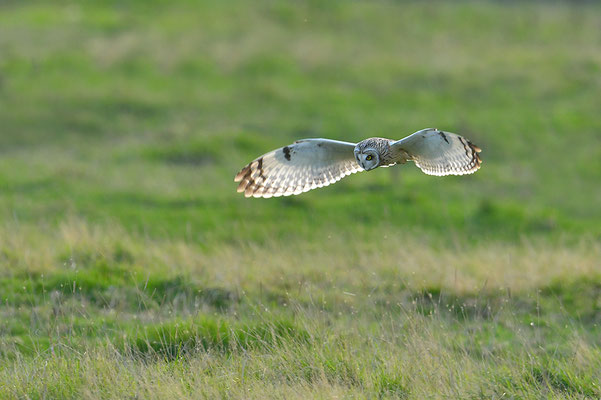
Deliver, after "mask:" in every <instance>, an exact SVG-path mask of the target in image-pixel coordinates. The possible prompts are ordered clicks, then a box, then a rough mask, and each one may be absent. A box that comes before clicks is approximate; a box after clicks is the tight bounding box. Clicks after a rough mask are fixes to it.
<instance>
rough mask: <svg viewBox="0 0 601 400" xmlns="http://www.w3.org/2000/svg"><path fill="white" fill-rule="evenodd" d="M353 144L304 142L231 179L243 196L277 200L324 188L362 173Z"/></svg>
mask: <svg viewBox="0 0 601 400" xmlns="http://www.w3.org/2000/svg"><path fill="white" fill-rule="evenodd" d="M354 148H355V144H354V143H348V142H340V141H337V140H329V139H304V140H299V141H297V142H294V143H293V144H291V145H289V146H285V147H281V148H279V149H277V150H273V151H271V152H269V153H267V154H264V155H262V156H261V157H259V158H257V159H256V160H254V161H253V162H251V163H250V164H248V165H247V166H246V167H244V168H242V170H241V171H240V172H238V174H237V175H236V177H235V178H234V181H235V182H240V183H239V184H238V192H239V193H241V192H244V196H245V197H251V196H252V197H265V198H267V197H272V196H273V197H278V196H290V195H293V194H299V193H303V192H306V191H309V190H311V189H315V188H319V187H323V186H328V185H330V184H332V183H334V182H337V181H339V180H340V179H342V178H344V177H345V176H347V175H350V174H354V173H355V172H357V171H362V168H361V167H360V166H359V164H357V161H356V160H355V156H354V153H353V151H354Z"/></svg>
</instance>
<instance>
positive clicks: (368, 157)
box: [365, 154, 374, 161]
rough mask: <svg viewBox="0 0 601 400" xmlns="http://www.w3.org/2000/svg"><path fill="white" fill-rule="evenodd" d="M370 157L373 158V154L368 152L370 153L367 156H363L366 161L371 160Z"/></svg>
mask: <svg viewBox="0 0 601 400" xmlns="http://www.w3.org/2000/svg"><path fill="white" fill-rule="evenodd" d="M372 158H374V156H372V155H371V154H370V155H368V156H367V157H365V159H366V160H367V161H371V160H372Z"/></svg>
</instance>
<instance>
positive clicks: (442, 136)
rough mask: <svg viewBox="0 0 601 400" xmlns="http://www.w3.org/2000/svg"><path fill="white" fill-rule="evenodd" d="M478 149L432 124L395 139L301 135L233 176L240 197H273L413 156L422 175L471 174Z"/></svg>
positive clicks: (396, 162) (478, 160)
mask: <svg viewBox="0 0 601 400" xmlns="http://www.w3.org/2000/svg"><path fill="white" fill-rule="evenodd" d="M479 152H480V149H479V148H478V147H477V146H475V145H473V144H472V143H471V142H470V141H469V140H467V139H465V138H463V137H461V136H459V135H456V134H454V133H450V132H443V131H440V130H438V129H432V128H427V129H422V130H421V131H417V132H415V133H414V134H412V135H410V136H407V137H406V138H404V139H401V140H390V139H384V138H369V139H365V140H363V141H362V142H359V143H357V144H355V143H348V142H340V141H337V140H329V139H303V140H299V141H296V142H294V143H293V144H291V145H289V146H285V147H281V148H279V149H277V150H273V151H271V152H269V153H267V154H263V155H262V156H261V157H259V158H257V159H256V160H254V161H253V162H251V163H250V164H248V165H247V166H246V167H244V168H242V170H241V171H240V172H238V174H237V175H236V177H235V178H234V181H235V182H240V183H239V184H238V192H244V196H246V197H251V196H253V197H272V196H273V197H278V196H289V195H292V194H300V193H303V192H306V191H309V190H311V189H315V188H320V187H323V186H328V185H329V184H331V183H334V182H337V181H339V180H340V179H342V178H344V177H345V176H347V175H350V174H354V173H355V172H358V171H371V170H372V169H375V168H378V167H390V166H391V165H394V164H404V163H406V162H407V161H413V162H415V164H416V165H417V166H418V167H419V168H420V169H421V170H422V171H423V172H425V173H426V174H428V175H439V176H443V175H464V174H472V173H474V172H476V171H477V170H478V168H480V164H481V163H482V160H480V157H479V156H478V153H479Z"/></svg>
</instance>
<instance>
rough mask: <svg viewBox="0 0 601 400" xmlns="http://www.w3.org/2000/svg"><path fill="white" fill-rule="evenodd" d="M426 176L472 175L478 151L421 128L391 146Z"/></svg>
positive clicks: (453, 137) (446, 134)
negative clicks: (412, 162)
mask: <svg viewBox="0 0 601 400" xmlns="http://www.w3.org/2000/svg"><path fill="white" fill-rule="evenodd" d="M391 150H393V151H395V152H400V153H401V157H402V158H404V159H406V160H411V161H414V162H415V164H416V165H417V166H418V167H419V168H420V169H421V170H422V171H423V172H425V173H426V174H428V175H439V176H443V175H465V174H473V173H474V172H476V171H477V170H478V168H480V164H482V160H480V157H479V156H478V153H480V151H481V150H480V148H478V146H475V145H473V144H472V143H471V142H470V141H469V140H467V139H465V138H463V137H461V136H459V135H456V134H454V133H450V132H443V131H440V130H438V129H432V128H427V129H422V130H421V131H417V132H415V133H414V134H412V135H410V136H407V137H406V138H404V139H401V140H399V141H397V142H394V143H393V144H392V145H391Z"/></svg>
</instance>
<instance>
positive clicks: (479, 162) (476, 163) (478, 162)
mask: <svg viewBox="0 0 601 400" xmlns="http://www.w3.org/2000/svg"><path fill="white" fill-rule="evenodd" d="M466 142H467V144H468V146H469V148H470V150H471V152H472V162H473V163H474V167H473V169H474V171H476V170H478V169H479V168H480V165H482V159H481V158H480V156H479V155H478V153H480V152H481V151H482V149H481V148H480V147H478V146H476V145H475V144H473V143H472V142H470V141H469V140H467V139H466Z"/></svg>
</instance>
